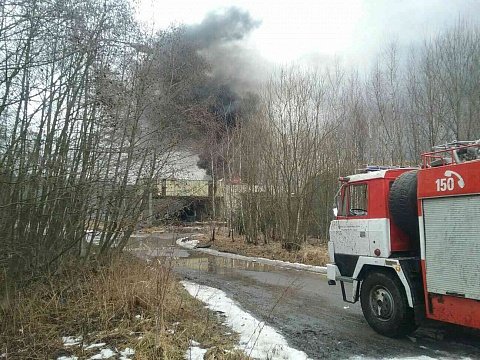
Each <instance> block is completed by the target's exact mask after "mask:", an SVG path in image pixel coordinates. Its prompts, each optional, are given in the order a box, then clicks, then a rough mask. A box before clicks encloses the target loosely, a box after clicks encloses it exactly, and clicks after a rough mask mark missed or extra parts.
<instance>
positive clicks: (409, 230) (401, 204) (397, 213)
mask: <svg viewBox="0 0 480 360" xmlns="http://www.w3.org/2000/svg"><path fill="white" fill-rule="evenodd" d="M388 207H389V209H390V215H391V218H392V220H393V222H394V223H395V224H396V225H397V226H398V227H399V228H400V229H401V230H402V231H403V232H404V233H405V234H407V235H408V236H409V237H410V238H411V239H412V240H413V241H415V242H416V243H418V241H419V233H418V206H417V171H416V170H415V171H409V172H406V173H403V174H402V175H400V176H399V177H398V178H397V179H396V180H395V182H394V183H393V185H392V187H391V189H390V195H389V198H388Z"/></svg>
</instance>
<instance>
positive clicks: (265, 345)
mask: <svg viewBox="0 0 480 360" xmlns="http://www.w3.org/2000/svg"><path fill="white" fill-rule="evenodd" d="M182 285H183V286H184V287H185V289H186V290H187V291H188V292H189V293H190V295H192V296H194V297H196V298H197V299H199V300H200V301H202V302H204V303H205V304H206V305H207V307H208V308H209V309H210V310H213V311H217V312H222V313H223V314H224V315H225V325H227V326H228V327H230V328H232V329H233V330H234V331H235V332H237V333H239V334H240V343H239V346H238V348H239V349H241V350H243V351H244V352H245V353H246V354H247V355H249V356H251V357H253V358H255V359H271V360H287V359H295V360H300V359H308V357H307V354H305V353H304V352H302V351H299V350H296V349H293V348H291V347H290V346H288V343H287V341H286V340H285V338H284V337H283V336H282V335H281V334H280V333H278V332H277V331H276V330H275V329H274V328H272V327H271V326H269V325H267V324H265V323H264V322H263V321H259V320H257V319H256V318H254V317H253V316H252V315H251V314H249V313H247V312H245V311H243V310H242V309H241V308H240V307H239V306H238V305H237V304H236V303H235V302H234V301H233V300H232V299H230V298H229V297H228V296H227V295H226V294H225V293H224V292H223V291H221V290H218V289H215V288H212V287H209V286H204V285H199V284H196V283H193V282H190V281H182Z"/></svg>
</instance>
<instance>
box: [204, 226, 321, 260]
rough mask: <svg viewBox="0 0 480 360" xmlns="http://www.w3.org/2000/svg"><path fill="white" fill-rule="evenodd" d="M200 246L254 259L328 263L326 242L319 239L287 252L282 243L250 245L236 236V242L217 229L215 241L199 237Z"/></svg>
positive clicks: (208, 236)
mask: <svg viewBox="0 0 480 360" xmlns="http://www.w3.org/2000/svg"><path fill="white" fill-rule="evenodd" d="M197 239H199V240H200V241H201V242H200V245H210V246H211V248H212V249H215V250H218V251H223V252H228V253H232V254H239V255H245V256H252V257H261V258H266V259H272V260H282V261H288V262H297V263H301V264H307V265H319V266H324V265H325V264H326V263H327V262H328V249H327V245H326V243H325V242H321V241H318V239H309V241H307V243H305V244H303V245H302V246H301V248H300V249H298V250H290V251H289V250H287V249H285V247H284V246H282V243H280V242H278V241H271V242H269V243H266V244H259V245H254V244H249V243H248V242H246V241H245V236H241V235H236V236H235V237H234V240H232V238H231V237H229V236H228V230H225V229H224V228H222V229H217V232H216V235H215V241H214V242H212V241H210V235H209V234H203V235H202V236H201V237H198V238H197Z"/></svg>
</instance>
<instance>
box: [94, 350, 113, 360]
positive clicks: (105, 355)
mask: <svg viewBox="0 0 480 360" xmlns="http://www.w3.org/2000/svg"><path fill="white" fill-rule="evenodd" d="M115 355H116V353H115V352H114V351H112V350H110V349H102V351H100V353H99V354H96V355H93V356H91V357H89V360H97V359H110V358H111V357H113V356H115Z"/></svg>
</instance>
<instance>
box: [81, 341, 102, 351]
mask: <svg viewBox="0 0 480 360" xmlns="http://www.w3.org/2000/svg"><path fill="white" fill-rule="evenodd" d="M105 345H107V344H106V343H96V344H90V345H88V346H84V347H83V348H84V349H85V350H90V349H95V348H99V347H104V346H105Z"/></svg>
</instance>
